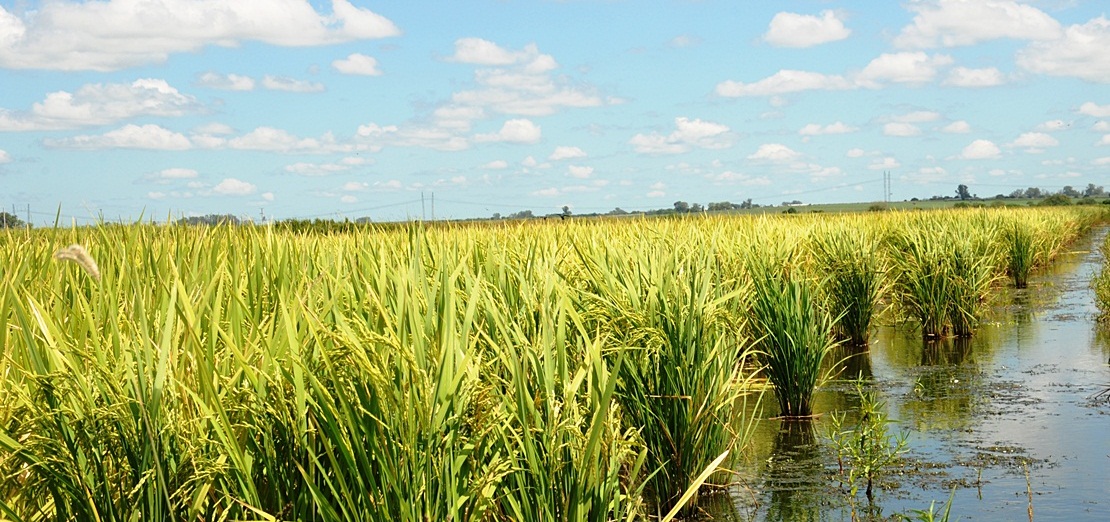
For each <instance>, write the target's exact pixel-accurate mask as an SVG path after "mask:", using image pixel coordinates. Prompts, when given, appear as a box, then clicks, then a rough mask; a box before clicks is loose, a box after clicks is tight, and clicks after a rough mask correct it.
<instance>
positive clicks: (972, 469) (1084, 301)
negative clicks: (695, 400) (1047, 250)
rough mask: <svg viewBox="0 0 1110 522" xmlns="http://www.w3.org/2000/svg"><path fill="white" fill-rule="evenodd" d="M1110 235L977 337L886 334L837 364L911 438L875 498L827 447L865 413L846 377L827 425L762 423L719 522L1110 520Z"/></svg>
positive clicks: (1093, 237)
mask: <svg viewBox="0 0 1110 522" xmlns="http://www.w3.org/2000/svg"><path fill="white" fill-rule="evenodd" d="M1106 234H1107V229H1105V228H1103V229H1100V230H1097V231H1096V232H1095V233H1093V234H1090V235H1089V236H1088V237H1087V238H1085V239H1083V240H1080V241H1079V242H1077V243H1076V244H1075V245H1073V246H1072V252H1070V253H1068V254H1064V255H1062V256H1061V257H1060V258H1058V260H1057V261H1056V262H1055V263H1054V265H1053V267H1052V268H1051V269H1050V270H1049V271H1047V273H1042V274H1039V275H1038V276H1037V277H1035V278H1034V279H1033V280H1032V281H1031V282H1030V286H1029V288H1028V289H1025V290H1009V291H1006V292H1003V295H1000V296H998V298H997V300H996V301H995V302H996V305H997V306H996V309H995V311H994V313H993V314H992V315H991V317H990V318H989V319H988V321H989V323H988V324H985V325H983V326H982V327H981V328H980V330H979V331H978V332H977V334H976V335H975V337H974V338H972V339H969V340H944V341H939V342H924V341H922V340H921V338H920V334H919V333H918V332H917V331H916V330H913V329H912V328H907V327H898V328H895V327H883V328H880V329H879V330H878V331H877V332H876V335H875V337H874V339H873V340H872V343H871V346H870V350H869V351H864V352H862V353H859V354H857V355H855V356H853V355H852V354H847V353H839V354H836V355H834V357H833V359H835V360H843V361H844V363H843V365H844V370H843V371H842V372H841V375H842V376H852V377H854V376H856V375H862V376H863V378H864V379H866V380H867V381H868V382H869V386H870V387H871V389H873V390H875V391H876V392H877V398H878V399H879V400H880V401H881V402H883V403H885V411H886V413H887V415H888V417H889V419H890V420H892V421H894V422H893V423H892V424H890V425H889V426H888V430H889V431H890V432H891V433H897V432H902V431H904V432H905V433H906V434H907V439H908V451H907V452H906V453H905V454H903V455H902V457H901V459H900V460H899V461H898V462H897V463H895V464H893V465H890V466H889V467H887V468H885V469H884V473H882V474H881V475H880V476H879V477H878V479H877V482H876V489H875V496H874V500H873V502H869V501H868V500H867V498H866V497H865V496H864V495H863V493H862V488H861V492H860V493H859V494H858V495H856V497H855V499H854V500H851V497H850V496H849V494H848V492H847V491H846V487H844V486H843V485H842V484H841V482H842V478H841V475H840V473H839V466H838V464H837V456H836V453H835V450H834V449H833V446H832V444H831V443H830V442H829V439H828V438H827V437H826V433H827V432H828V429H829V424H830V416H829V413H831V412H843V413H844V414H845V415H846V416H847V419H848V424H849V425H850V424H853V423H854V422H855V420H854V416H855V415H856V414H857V412H858V409H859V397H858V394H857V392H856V390H855V387H854V386H853V385H852V383H850V382H847V381H844V380H838V381H833V382H830V383H828V384H826V385H825V386H824V387H823V388H821V390H820V391H819V392H818V398H817V401H816V406H815V408H814V410H815V411H817V412H823V413H824V415H822V416H821V417H819V418H818V419H815V420H812V421H784V420H775V419H770V420H765V421H763V422H761V423H760V426H759V427H758V429H757V433H756V434H755V437H754V440H753V444H752V445H751V451H750V453H749V455H748V458H747V464H746V465H744V466H743V467H742V468H741V470H740V474H739V479H738V480H739V483H740V485H739V486H738V487H736V488H733V490H732V492H731V494H730V495H727V496H725V495H720V496H718V497H717V498H715V499H714V502H715V505H714V504H713V503H710V504H711V505H710V506H708V507H707V512H706V513H705V514H706V516H707V518H708V519H712V520H774V521H779V520H784V521H787V520H788V521H795V520H852V518H853V512H854V513H855V514H856V515H857V516H858V517H859V518H861V519H864V520H866V519H885V518H890V517H892V516H894V515H897V514H910V512H911V511H913V510H920V509H928V508H929V506H930V503H931V502H933V501H936V503H937V507H938V508H939V507H940V505H941V504H943V503H944V502H946V501H947V500H948V499H949V497H950V495H951V497H952V507H951V509H952V520H956V519H957V517H958V519H959V520H1029V519H1030V518H1032V519H1034V520H1070V521H1078V520H1110V402H1108V400H1107V399H1106V397H1104V396H1102V397H1100V396H1099V395H1098V394H1099V393H1100V392H1102V391H1103V390H1105V389H1106V388H1107V387H1108V386H1110V365H1108V364H1107V360H1108V357H1110V332H1108V328H1107V327H1103V328H1100V327H1099V325H1098V324H1097V323H1096V316H1097V313H1098V311H1097V309H1096V307H1095V304H1094V297H1093V293H1092V291H1091V288H1090V281H1091V278H1092V277H1093V275H1094V274H1095V273H1097V271H1098V269H1099V266H1100V263H1101V262H1102V258H1101V255H1100V254H1099V253H1098V249H1097V245H1098V244H1100V242H1101V241H1102V240H1103V239H1104V238H1105V236H1106ZM771 402H773V401H771ZM770 409H771V410H773V409H774V406H773V405H771V406H770ZM763 414H764V415H765V416H770V415H773V414H774V412H773V411H771V412H764V413H763Z"/></svg>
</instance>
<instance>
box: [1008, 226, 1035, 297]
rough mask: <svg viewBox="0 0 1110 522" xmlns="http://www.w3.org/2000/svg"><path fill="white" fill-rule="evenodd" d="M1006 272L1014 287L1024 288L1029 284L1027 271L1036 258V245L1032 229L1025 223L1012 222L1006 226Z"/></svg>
mask: <svg viewBox="0 0 1110 522" xmlns="http://www.w3.org/2000/svg"><path fill="white" fill-rule="evenodd" d="M1004 241H1005V247H1006V254H1007V255H1006V272H1007V273H1008V274H1009V275H1010V277H1011V278H1013V280H1014V287H1015V288H1025V287H1026V286H1028V284H1029V273H1030V272H1031V271H1032V270H1033V267H1034V266H1035V264H1036V260H1037V259H1036V258H1037V245H1036V243H1035V238H1034V236H1033V231H1032V230H1031V229H1030V228H1029V227H1028V226H1027V225H1026V226H1023V225H1022V224H1018V223H1014V224H1012V225H1010V226H1009V227H1008V228H1006V231H1005V236H1004Z"/></svg>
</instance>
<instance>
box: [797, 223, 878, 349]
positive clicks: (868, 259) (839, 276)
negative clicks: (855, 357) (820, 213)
mask: <svg viewBox="0 0 1110 522" xmlns="http://www.w3.org/2000/svg"><path fill="white" fill-rule="evenodd" d="M811 243H812V245H813V251H814V256H815V257H816V263H817V270H818V271H819V273H821V274H823V275H824V277H825V279H824V285H823V293H824V294H825V300H826V302H827V303H828V308H829V310H830V312H831V314H832V315H834V316H835V317H836V318H837V319H836V322H835V323H834V325H833V334H834V335H835V336H836V338H837V339H840V340H841V341H843V342H845V343H846V344H848V345H851V346H866V345H867V344H868V340H869V338H870V336H871V326H872V320H873V318H874V317H875V314H876V313H877V310H876V309H877V308H878V306H879V301H880V300H881V299H882V297H883V294H884V292H885V291H886V283H885V277H886V271H885V269H884V268H883V266H882V263H883V259H882V257H881V252H880V250H879V241H878V240H877V239H875V238H874V237H873V236H868V235H866V233H865V232H861V231H854V230H852V229H850V228H847V227H845V228H840V229H835V230H822V231H820V232H819V233H816V234H814V237H813V239H812V240H811Z"/></svg>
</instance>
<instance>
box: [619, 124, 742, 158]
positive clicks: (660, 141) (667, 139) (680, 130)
mask: <svg viewBox="0 0 1110 522" xmlns="http://www.w3.org/2000/svg"><path fill="white" fill-rule="evenodd" d="M674 124H675V130H674V131H672V132H671V133H670V134H668V135H665V136H664V135H662V134H659V133H658V132H653V133H651V134H637V135H635V136H633V137H632V139H630V140H629V141H628V142H629V143H630V144H631V145H633V146H634V147H635V149H636V152H639V153H641V154H679V153H682V152H688V151H690V150H692V149H693V148H694V147H698V148H703V149H723V148H727V147H729V146H730V145H731V141H730V139H729V128H728V126H726V125H722V124H720V123H714V122H711V121H705V120H700V119H689V118H685V117H678V118H675V120H674Z"/></svg>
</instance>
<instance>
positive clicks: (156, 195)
mask: <svg viewBox="0 0 1110 522" xmlns="http://www.w3.org/2000/svg"><path fill="white" fill-rule="evenodd" d="M146 197H147V198H149V199H155V200H157V199H166V193H165V192H158V191H151V192H147V193H146Z"/></svg>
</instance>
